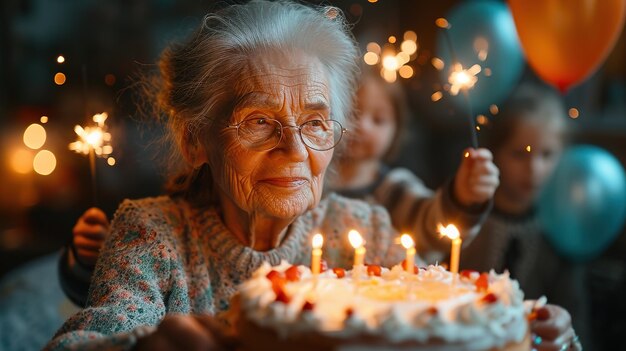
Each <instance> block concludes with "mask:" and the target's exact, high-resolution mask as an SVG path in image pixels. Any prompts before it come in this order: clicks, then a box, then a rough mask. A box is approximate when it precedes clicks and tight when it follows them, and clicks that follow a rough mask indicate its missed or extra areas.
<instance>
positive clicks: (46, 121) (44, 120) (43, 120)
mask: <svg viewBox="0 0 626 351" xmlns="http://www.w3.org/2000/svg"><path fill="white" fill-rule="evenodd" d="M39 122H41V123H43V124H46V123H48V116H41V118H39Z"/></svg>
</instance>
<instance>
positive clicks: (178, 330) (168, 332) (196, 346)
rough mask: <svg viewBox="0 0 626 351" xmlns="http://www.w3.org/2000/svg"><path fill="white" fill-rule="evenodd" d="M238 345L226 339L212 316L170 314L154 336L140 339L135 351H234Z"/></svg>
mask: <svg viewBox="0 0 626 351" xmlns="http://www.w3.org/2000/svg"><path fill="white" fill-rule="evenodd" d="M235 345H236V343H235V340H234V338H232V337H230V336H226V335H225V334H224V333H223V331H222V329H221V328H220V326H219V325H218V323H217V321H216V320H215V319H214V318H213V317H211V316H208V315H182V314H168V315H166V316H165V318H163V320H162V321H161V323H160V324H159V326H158V327H157V330H156V331H155V332H154V333H152V334H150V335H147V336H145V337H143V338H141V339H139V341H138V342H137V345H136V346H135V348H134V349H133V350H135V351H141V350H147V351H168V350H172V351H175V350H189V351H196V350H197V351H200V350H202V351H209V350H211V351H212V350H233V349H234V348H235Z"/></svg>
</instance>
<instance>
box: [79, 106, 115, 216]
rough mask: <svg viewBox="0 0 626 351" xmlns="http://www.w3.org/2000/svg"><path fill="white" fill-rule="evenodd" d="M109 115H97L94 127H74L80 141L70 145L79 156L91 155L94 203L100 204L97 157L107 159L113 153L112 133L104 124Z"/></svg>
mask: <svg viewBox="0 0 626 351" xmlns="http://www.w3.org/2000/svg"><path fill="white" fill-rule="evenodd" d="M107 117H108V115H107V113H106V112H103V113H99V114H95V115H94V116H93V118H92V119H93V121H94V122H95V123H96V125H94V126H87V127H84V128H83V127H81V126H79V125H76V126H74V132H75V133H76V135H78V140H76V141H75V142H73V143H70V144H69V148H70V150H73V151H75V152H77V153H79V154H83V155H89V166H90V167H89V169H90V171H91V187H92V191H93V197H94V202H95V203H96V204H97V203H98V192H97V187H96V157H101V158H105V157H107V156H109V155H110V154H111V153H112V152H113V147H112V146H111V133H109V132H107V126H106V124H105V123H104V122H105V121H106V119H107Z"/></svg>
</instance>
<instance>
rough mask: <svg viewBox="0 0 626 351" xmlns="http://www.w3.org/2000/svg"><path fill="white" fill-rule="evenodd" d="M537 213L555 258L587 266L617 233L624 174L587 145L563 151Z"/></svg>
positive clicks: (625, 199) (625, 208)
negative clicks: (555, 253) (554, 250)
mask: <svg viewBox="0 0 626 351" xmlns="http://www.w3.org/2000/svg"><path fill="white" fill-rule="evenodd" d="M538 214H539V218H540V220H541V223H542V225H543V226H544V230H545V233H546V236H547V239H548V241H549V242H550V243H551V244H552V246H553V247H554V248H555V249H556V251H557V252H559V253H560V254H561V255H563V256H565V257H567V258H569V259H571V260H574V261H588V260H590V259H593V258H595V257H597V256H598V255H600V254H601V253H602V252H604V250H605V249H606V248H607V247H608V246H609V245H610V244H611V243H612V242H613V240H614V239H615V237H616V236H617V235H618V234H619V233H620V231H621V229H622V226H623V224H624V219H625V218H626V175H625V174H624V168H623V167H622V165H621V164H620V162H619V161H618V160H617V159H616V158H615V157H614V156H613V155H612V154H611V153H610V152H608V151H606V150H604V149H602V148H599V147H596V146H591V145H580V146H575V147H572V148H571V149H569V150H567V151H566V152H565V153H564V154H563V156H562V157H561V160H560V161H559V163H558V165H557V167H556V169H555V171H554V174H553V175H552V176H551V178H550V179H549V180H548V182H547V183H546V186H545V188H544V189H543V191H542V193H541V195H540V198H539V206H538Z"/></svg>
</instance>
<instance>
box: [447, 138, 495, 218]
mask: <svg viewBox="0 0 626 351" xmlns="http://www.w3.org/2000/svg"><path fill="white" fill-rule="evenodd" d="M463 156H464V157H463V160H462V161H461V165H460V166H459V169H458V171H457V172H456V177H455V178H454V195H455V197H456V199H457V200H458V201H459V202H460V203H461V205H463V206H472V205H480V204H483V203H485V202H487V201H489V199H491V198H492V197H493V194H494V193H495V191H496V188H497V187H498V184H500V181H499V179H498V176H499V174H500V172H499V171H498V167H496V165H494V164H493V162H492V159H493V156H492V155H491V151H489V150H487V149H471V148H470V149H466V150H465V152H464V154H463Z"/></svg>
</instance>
